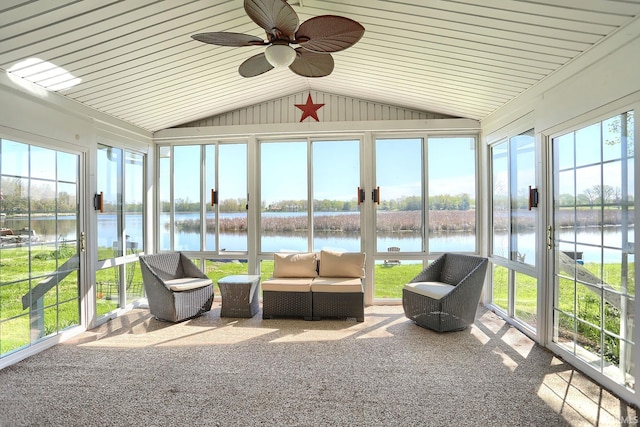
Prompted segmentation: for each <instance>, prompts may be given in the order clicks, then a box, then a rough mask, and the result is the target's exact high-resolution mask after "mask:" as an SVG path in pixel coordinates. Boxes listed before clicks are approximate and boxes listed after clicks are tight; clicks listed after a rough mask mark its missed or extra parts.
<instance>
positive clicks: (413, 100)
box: [0, 0, 640, 131]
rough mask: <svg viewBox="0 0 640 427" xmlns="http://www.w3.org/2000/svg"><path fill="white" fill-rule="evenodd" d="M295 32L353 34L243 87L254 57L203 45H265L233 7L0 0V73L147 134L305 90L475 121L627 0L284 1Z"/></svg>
mask: <svg viewBox="0 0 640 427" xmlns="http://www.w3.org/2000/svg"><path fill="white" fill-rule="evenodd" d="M290 4H291V5H292V6H293V7H294V9H295V10H296V12H297V13H298V15H299V17H300V21H301V22H302V21H304V20H306V19H309V18H311V17H313V16H317V15H325V14H332V15H342V16H346V17H349V18H352V19H355V20H356V21H358V22H360V23H361V24H362V25H363V26H364V27H365V29H366V32H365V35H364V37H363V38H362V39H361V40H360V41H359V42H358V43H357V44H356V45H355V46H353V47H351V48H349V49H347V50H345V51H342V52H338V53H335V54H334V59H335V70H334V71H333V73H332V74H331V75H330V76H328V77H322V78H315V79H312V78H304V77H299V76H297V75H295V74H293V73H292V72H291V71H289V70H288V69H276V70H272V71H269V72H268V73H266V74H263V75H261V76H258V77H253V78H249V79H247V78H243V77H241V76H240V75H239V74H238V71H237V69H238V66H239V65H240V64H241V63H242V61H244V60H245V59H246V58H248V57H250V56H252V55H254V54H257V53H259V52H260V50H261V49H264V47H242V48H230V47H217V46H213V45H207V44H203V43H200V42H197V41H194V40H192V39H191V37H190V36H191V35H192V34H195V33H200V32H208V31H231V32H240V33H246V34H251V35H256V36H259V37H263V38H264V37H265V35H264V32H263V31H262V30H261V29H260V28H259V27H258V26H257V25H256V24H255V23H253V22H252V21H251V20H250V19H249V17H248V16H247V15H246V14H245V12H244V9H243V1H242V0H195V1H187V0H164V1H159V0H81V1H78V0H36V1H28V0H2V1H0V68H2V69H4V70H8V69H10V68H11V67H12V66H14V65H15V64H16V63H18V62H20V61H22V60H25V59H27V58H33V57H36V58H40V59H42V60H46V61H49V62H51V63H53V64H55V65H57V66H60V67H63V68H64V69H66V70H67V71H69V72H70V73H71V74H72V75H73V76H74V77H78V78H80V79H82V81H81V83H80V84H78V85H76V86H74V87H72V88H69V89H65V90H60V91H59V93H61V94H62V95H64V96H66V97H68V98H70V99H73V100H75V101H77V102H80V103H82V104H85V105H87V106H89V107H91V108H94V109H97V110H99V111H101V112H104V113H106V114H109V115H111V116H114V117H118V118H120V119H122V120H125V121H127V122H129V123H131V124H134V125H137V126H139V127H141V128H143V129H146V130H149V131H157V130H161V129H165V128H169V127H173V126H177V125H180V124H182V123H186V122H190V121H193V120H197V119H199V118H203V117H208V116H212V115H216V114H222V113H225V112H228V111H231V110H235V109H238V108H242V107H246V106H249V105H254V104H256V103H260V102H264V101H267V100H270V99H274V98H278V97H282V96H285V95H287V94H291V93H295V92H299V91H304V90H316V91H324V92H327V93H334V94H338V95H342V96H349V97H353V98H360V99H365V100H371V101H375V102H381V103H386V104H391V105H396V106H399V107H403V108H410V109H417V110H422V111H431V112H435V113H440V114H446V115H452V116H456V117H464V118H471V119H477V120H481V119H482V118H484V117H486V116H487V115H488V114H490V113H491V112H493V111H494V110H496V109H497V108H499V107H500V106H502V105H504V104H505V103H506V102H508V101H509V100H511V99H513V98H514V97H516V96H517V95H518V94H520V93H522V92H523V91H525V90H527V89H528V88H529V87H531V86H532V85H535V84H536V83H537V82H540V81H541V80H542V79H544V78H545V77H546V76H548V75H550V74H551V73H553V72H554V71H556V70H558V69H559V68H561V67H562V66H563V65H565V64H567V63H569V62H570V61H571V60H572V59H574V58H576V57H578V56H579V55H581V54H583V53H584V52H586V51H588V50H589V49H590V48H592V47H593V46H594V45H596V44H597V43H599V42H601V41H602V40H603V39H604V38H606V37H607V36H609V35H611V34H613V33H614V32H616V31H619V30H620V28H622V27H624V26H625V25H626V24H629V23H630V22H631V21H632V20H634V18H635V17H636V16H637V15H638V14H640V0H626V1H624V0H482V1H478V0H415V1H409V0H393V1H382V0H344V1H341V0H291V1H290Z"/></svg>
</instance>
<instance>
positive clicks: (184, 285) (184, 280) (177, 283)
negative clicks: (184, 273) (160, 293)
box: [164, 277, 213, 292]
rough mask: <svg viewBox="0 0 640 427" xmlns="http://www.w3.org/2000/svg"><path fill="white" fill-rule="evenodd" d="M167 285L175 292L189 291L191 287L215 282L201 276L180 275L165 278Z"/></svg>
mask: <svg viewBox="0 0 640 427" xmlns="http://www.w3.org/2000/svg"><path fill="white" fill-rule="evenodd" d="M164 283H165V286H166V287H167V288H168V289H169V290H170V291H174V292H182V291H189V290H191V289H198V288H204V287H205V286H209V285H210V284H212V283H213V282H212V281H211V279H202V278H200V277H180V278H178V279H171V280H165V282H164Z"/></svg>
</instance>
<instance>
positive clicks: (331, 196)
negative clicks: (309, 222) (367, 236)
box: [311, 140, 364, 252]
mask: <svg viewBox="0 0 640 427" xmlns="http://www.w3.org/2000/svg"><path fill="white" fill-rule="evenodd" d="M311 144H312V158H313V166H312V168H313V184H312V185H313V250H314V251H316V252H317V251H320V250H322V249H329V250H335V251H341V252H342V251H344V252H360V251H361V250H362V247H361V233H360V206H361V204H362V202H364V200H360V201H359V200H358V195H359V192H358V188H359V187H360V141H359V140H351V141H313V142H312V143H311Z"/></svg>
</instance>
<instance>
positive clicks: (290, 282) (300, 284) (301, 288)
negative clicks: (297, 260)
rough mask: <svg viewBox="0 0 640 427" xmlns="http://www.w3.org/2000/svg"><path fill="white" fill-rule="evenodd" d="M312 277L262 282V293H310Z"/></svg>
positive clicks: (275, 279)
mask: <svg viewBox="0 0 640 427" xmlns="http://www.w3.org/2000/svg"><path fill="white" fill-rule="evenodd" d="M312 280H313V278H312V277H297V278H295V277H274V278H272V279H268V280H264V281H263V282H262V290H263V291H276V292H311V281H312Z"/></svg>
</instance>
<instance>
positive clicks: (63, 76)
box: [7, 58, 82, 91]
mask: <svg viewBox="0 0 640 427" xmlns="http://www.w3.org/2000/svg"><path fill="white" fill-rule="evenodd" d="M7 73H10V74H11V75H14V76H17V77H21V78H23V79H25V80H28V81H30V82H32V83H35V84H37V85H39V86H42V87H44V88H45V89H49V90H53V91H58V90H64V89H68V88H70V87H72V86H75V85H77V84H79V83H80V82H81V81H82V79H80V78H78V77H74V76H73V75H71V73H69V72H68V71H67V70H65V69H64V68H61V67H58V66H57V65H54V64H52V63H51V62H48V61H44V60H42V59H40V58H29V59H25V60H24V61H21V62H18V63H16V64H15V65H14V66H12V67H11V68H9V70H7Z"/></svg>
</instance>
